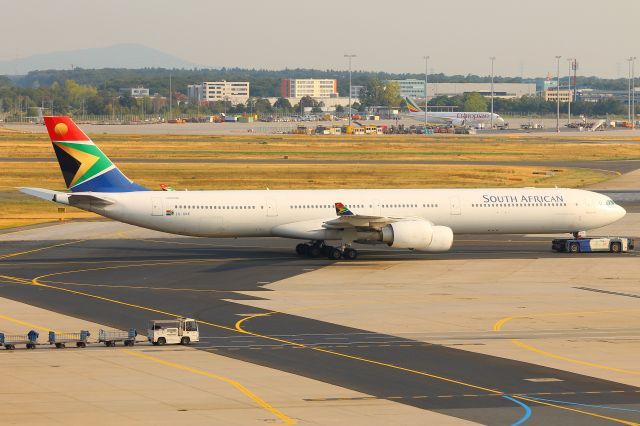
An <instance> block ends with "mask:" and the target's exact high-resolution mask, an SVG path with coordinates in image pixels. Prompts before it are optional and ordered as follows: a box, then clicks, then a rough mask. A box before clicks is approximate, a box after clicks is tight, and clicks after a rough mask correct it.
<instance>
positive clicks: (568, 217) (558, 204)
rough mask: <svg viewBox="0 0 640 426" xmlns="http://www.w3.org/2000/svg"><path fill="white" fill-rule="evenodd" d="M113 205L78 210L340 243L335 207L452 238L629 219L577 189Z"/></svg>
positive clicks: (148, 198) (194, 195) (225, 232)
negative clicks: (332, 226)
mask: <svg viewBox="0 0 640 426" xmlns="http://www.w3.org/2000/svg"><path fill="white" fill-rule="evenodd" d="M100 196H101V197H104V198H107V199H110V200H112V201H113V204H111V205H108V206H105V207H98V206H91V205H84V206H79V207H81V208H85V209H87V210H91V211H95V212H97V213H99V214H101V215H104V216H106V217H109V218H112V219H115V220H118V221H122V222H126V223H130V224H133V225H137V226H141V227H144V228H150V229H155V230H159V231H164V232H170V233H175V234H182V235H191V236H204V237H265V236H280V237H290V238H310V239H339V238H340V237H339V236H338V234H337V233H336V232H335V231H332V230H327V229H324V228H323V223H324V222H326V221H328V220H332V219H335V218H336V214H335V203H336V202H337V201H341V202H344V203H345V205H347V207H349V208H350V209H351V210H352V211H353V212H354V213H355V214H359V215H371V216H385V217H391V218H394V217H397V218H416V219H422V220H426V221H429V222H431V223H434V224H438V225H441V226H447V227H450V228H451V229H452V231H453V233H454V234H460V233H472V234H511V233H563V232H577V231H581V230H588V229H594V228H598V227H601V226H604V225H607V224H609V223H612V222H614V221H616V220H618V219H620V218H621V217H622V216H624V209H622V208H621V207H619V206H617V205H615V204H614V203H613V202H611V200H610V199H609V198H608V197H606V196H604V195H601V194H597V193H594V192H589V191H584V190H577V189H559V188H551V189H534V188H531V189H528V188H525V189H500V188H493V189H368V190H365V189H351V190H275V191H274V190H272V191H269V190H264V191H260V190H258V191H170V192H163V191H144V192H128V193H101V194H100Z"/></svg>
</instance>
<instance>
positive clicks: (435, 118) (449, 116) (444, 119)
mask: <svg viewBox="0 0 640 426" xmlns="http://www.w3.org/2000/svg"><path fill="white" fill-rule="evenodd" d="M409 115H410V116H411V118H414V119H416V120H420V121H424V117H425V115H424V111H420V112H410V113H409ZM428 119H429V123H437V124H453V125H455V126H459V125H462V124H465V125H471V126H476V125H478V124H484V125H490V124H491V113H490V112H442V111H438V112H429V115H428ZM504 123H505V122H504V119H503V118H502V117H501V116H500V115H498V114H495V113H494V114H493V124H494V125H496V126H502V125H504Z"/></svg>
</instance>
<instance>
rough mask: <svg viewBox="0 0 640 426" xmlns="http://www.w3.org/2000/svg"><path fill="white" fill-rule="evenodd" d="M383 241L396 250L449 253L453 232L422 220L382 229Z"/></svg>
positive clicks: (394, 224) (387, 226)
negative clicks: (406, 249)
mask: <svg viewBox="0 0 640 426" xmlns="http://www.w3.org/2000/svg"><path fill="white" fill-rule="evenodd" d="M382 241H383V242H385V243H387V244H388V245H389V246H391V247H394V248H408V249H413V250H417V251H428V252H437V251H447V250H449V249H450V248H451V245H452V244H453V231H452V230H451V228H448V227H446V226H434V225H431V224H430V223H429V222H426V221H422V220H407V221H402V222H394V223H390V224H389V225H386V226H385V227H383V228H382Z"/></svg>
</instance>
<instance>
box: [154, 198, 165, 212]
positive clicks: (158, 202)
mask: <svg viewBox="0 0 640 426" xmlns="http://www.w3.org/2000/svg"><path fill="white" fill-rule="evenodd" d="M163 214H164V212H163V211H162V198H159V197H153V198H152V199H151V215H152V216H162V215H163Z"/></svg>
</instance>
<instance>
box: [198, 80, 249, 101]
mask: <svg viewBox="0 0 640 426" xmlns="http://www.w3.org/2000/svg"><path fill="white" fill-rule="evenodd" d="M187 96H188V98H189V101H190V102H216V101H227V102H231V103H232V104H241V103H245V102H247V100H249V82H248V81H225V80H223V81H205V82H203V83H202V84H190V85H189V86H187Z"/></svg>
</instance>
